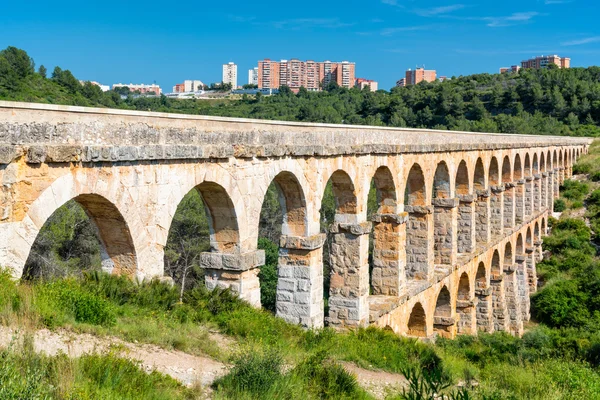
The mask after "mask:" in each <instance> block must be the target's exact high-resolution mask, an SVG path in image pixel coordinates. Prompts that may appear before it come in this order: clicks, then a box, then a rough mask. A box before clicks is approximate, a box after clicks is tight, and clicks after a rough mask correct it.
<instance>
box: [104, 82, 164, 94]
mask: <svg viewBox="0 0 600 400" xmlns="http://www.w3.org/2000/svg"><path fill="white" fill-rule="evenodd" d="M112 87H113V89H116V88H119V87H127V88H129V91H130V92H137V91H139V92H140V93H142V94H146V93H154V94H155V95H157V96H159V95H160V94H161V93H162V89H161V88H160V86H158V85H157V84H155V83H153V84H152V85H146V84H143V83H141V84H134V83H130V84H129V85H127V84H124V83H115V84H113V85H112Z"/></svg>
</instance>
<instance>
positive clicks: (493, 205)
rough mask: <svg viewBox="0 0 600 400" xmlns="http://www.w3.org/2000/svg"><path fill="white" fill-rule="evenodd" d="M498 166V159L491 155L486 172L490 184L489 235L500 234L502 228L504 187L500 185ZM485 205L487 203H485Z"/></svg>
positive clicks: (500, 177)
mask: <svg viewBox="0 0 600 400" xmlns="http://www.w3.org/2000/svg"><path fill="white" fill-rule="evenodd" d="M507 166H508V174H509V175H510V164H507ZM499 168H500V166H499V164H498V159H497V158H496V157H492V159H491V161H490V167H489V173H488V182H489V186H490V201H489V203H490V215H489V221H490V228H489V231H490V235H501V234H502V230H503V225H504V222H503V215H504V211H503V207H504V205H503V200H504V195H503V192H504V188H503V187H501V184H502V180H503V179H502V176H501V175H500V169H499ZM486 206H487V205H486Z"/></svg>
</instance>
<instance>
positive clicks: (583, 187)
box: [562, 179, 590, 200]
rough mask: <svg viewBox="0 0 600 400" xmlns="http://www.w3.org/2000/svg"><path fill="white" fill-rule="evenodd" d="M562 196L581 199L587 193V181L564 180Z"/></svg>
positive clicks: (588, 189) (588, 188)
mask: <svg viewBox="0 0 600 400" xmlns="http://www.w3.org/2000/svg"><path fill="white" fill-rule="evenodd" d="M562 190H563V192H562V196H563V197H564V198H566V199H569V200H583V198H584V197H585V195H586V194H588V193H589V191H590V187H589V185H588V184H587V183H583V182H578V181H573V180H569V179H568V180H566V181H564V183H563V187H562Z"/></svg>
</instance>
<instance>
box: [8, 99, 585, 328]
mask: <svg viewBox="0 0 600 400" xmlns="http://www.w3.org/2000/svg"><path fill="white" fill-rule="evenodd" d="M590 142H591V140H590V139H587V138H569V137H550V136H524V135H506V134H488V133H465V132H449V131H431V130H418V129H396V128H381V127H368V126H346V125H343V126H341V125H325V124H307V123H293V122H281V121H259V120H245V119H235V118H218V117H203V116H191V115H178V114H164V113H151V112H136V111H124V110H112V109H111V110H109V109H92V108H82V107H72V106H56V105H40V104H29V103H14V102H2V101H0V182H1V183H2V186H1V188H0V265H2V266H8V267H11V268H12V269H13V270H14V271H15V275H16V276H20V273H21V271H22V269H23V265H24V264H25V261H26V259H27V257H28V254H29V250H30V248H31V246H32V244H33V242H34V240H35V238H36V236H37V233H38V232H39V230H40V229H41V228H42V226H43V225H44V223H45V222H46V221H47V219H48V218H49V217H50V215H51V214H52V213H53V212H54V211H55V210H56V209H57V208H58V207H60V206H61V205H62V204H64V203H66V202H67V201H69V200H75V201H77V202H78V203H79V204H81V205H82V206H83V207H84V209H85V210H86V212H87V213H88V215H89V216H90V218H91V219H92V220H93V221H94V222H95V225H96V226H97V228H98V231H99V234H100V239H101V241H102V244H103V245H104V248H105V253H106V254H104V256H105V258H106V261H107V264H106V265H108V267H109V268H112V269H113V270H114V271H117V272H124V273H128V274H131V275H134V274H135V275H138V276H141V277H151V276H157V275H162V273H163V248H164V246H165V244H166V240H167V235H168V231H169V227H170V224H171V220H172V218H173V215H174V214H175V211H176V209H177V206H178V204H179V203H180V201H181V199H182V198H183V197H184V196H185V194H187V193H188V192H189V191H190V190H194V189H196V190H198V191H199V192H200V194H201V195H202V198H203V200H204V202H205V205H206V208H207V210H208V214H209V224H210V231H211V247H212V249H211V252H210V253H206V254H204V256H203V260H202V263H203V265H204V267H205V268H206V271H207V275H206V281H207V284H208V285H209V286H210V287H215V286H222V287H231V288H233V289H234V290H236V291H238V292H239V293H240V294H241V295H242V296H243V297H244V298H246V299H247V300H249V301H250V302H252V303H254V304H257V303H258V302H259V301H260V296H259V287H258V277H257V273H258V267H259V266H260V265H261V263H262V262H263V258H264V254H262V253H261V251H258V250H257V244H256V242H257V236H258V224H259V216H260V211H261V206H262V203H263V199H264V196H265V193H266V191H267V187H268V186H269V185H270V184H271V183H275V184H276V186H277V187H278V189H279V190H280V194H281V199H280V201H281V205H282V208H283V211H284V221H283V227H282V233H283V236H282V239H281V242H280V244H279V245H280V257H279V267H278V270H279V281H278V282H279V283H278V299H277V302H278V304H277V313H278V314H279V315H280V316H282V317H284V318H286V319H287V320H289V321H293V322H298V323H301V324H303V325H306V326H320V325H322V324H323V320H324V315H323V275H322V274H323V269H322V265H323V260H322V257H323V251H322V246H323V241H324V237H323V234H322V233H321V232H320V229H321V224H320V212H319V210H320V206H321V200H322V196H323V193H324V190H325V186H326V184H327V182H332V184H333V192H334V196H335V200H336V207H337V210H336V215H335V219H334V221H328V222H330V223H332V224H331V227H330V232H331V233H332V235H333V236H332V237H333V239H332V240H333V243H332V244H331V249H332V250H331V252H330V254H329V257H330V262H331V265H332V275H331V289H330V292H329V294H330V296H329V305H330V315H329V316H328V318H329V321H330V323H331V324H332V325H334V326H352V325H363V324H365V323H368V322H369V320H371V322H373V323H377V324H380V325H389V326H391V327H392V328H393V329H394V330H395V331H397V332H401V333H408V334H417V333H418V334H417V336H422V335H426V336H427V335H429V334H431V333H432V332H433V331H434V330H435V331H436V332H442V333H443V332H446V333H447V334H448V335H450V336H452V335H454V334H455V333H456V332H460V331H461V329H462V332H473V331H475V330H476V329H475V325H477V329H484V330H488V331H491V330H510V331H512V332H516V333H518V332H519V329H520V328H519V327H522V320H523V319H526V316H527V315H528V307H527V306H525V305H524V306H523V307H521V306H520V305H519V304H520V303H526V302H527V300H526V298H527V296H526V294H527V293H529V291H530V290H534V288H533V286H532V285H530V281H532V280H534V279H535V266H534V265H535V263H534V259H533V258H532V257H534V256H533V255H532V254H538V253H539V250H540V249H541V247H540V243H541V242H540V238H541V236H543V234H544V232H543V231H540V228H539V227H540V225H541V226H547V225H546V224H547V216H548V212H549V210H551V209H552V201H553V199H554V198H555V197H556V196H557V195H558V185H559V184H560V183H561V182H562V180H564V179H565V178H568V177H569V176H570V173H571V171H570V168H571V166H572V165H573V163H574V162H575V160H576V159H577V157H579V156H580V155H581V154H584V153H585V152H587V148H588V146H589V144H590ZM372 179H373V181H374V183H375V186H376V190H377V193H378V202H379V203H378V205H379V210H378V212H377V214H376V215H373V216H367V207H366V203H367V197H368V193H369V189H370V187H371V180H372ZM368 217H369V218H370V220H368ZM536 227H537V231H538V233H537V235H536V236H535V237H534V235H533V234H530V235H529V236H527V235H526V233H527V232H529V231H528V229H529V230H530V231H534V230H535V228H536ZM369 234H372V235H373V238H374V243H375V245H374V252H373V259H374V265H373V272H372V273H371V275H369V265H368V248H369ZM519 235H521V236H525V237H529V238H530V239H529V241H528V242H527V243H525V244H523V243H522V242H523V239H521V242H519V243H521V245H520V246H518V245H517V240H518V236H519ZM507 243H510V244H511V249H510V251H508V248H507V246H508V244H507ZM513 248H514V249H518V250H515V251H517V253H515V251H513V250H512V249H513ZM496 253H497V254H499V255H498V256H496V255H495V254H496ZM500 255H502V260H500V261H498V260H497V259H499V257H500ZM494 260H496V261H494ZM480 263H482V265H484V267H483V268H479V267H480ZM481 271H483V278H482V279H480V278H481V276H480V275H481V273H482V272H481ZM478 277H479V278H478ZM527 282H529V283H527ZM526 283H527V284H526ZM529 286H531V288H529ZM477 299H479V300H477ZM478 301H479V303H478ZM477 304H479V308H477V307H478V306H477ZM502 305H503V306H502ZM475 308H477V310H478V311H477V313H476V312H475V311H474V310H475ZM415 310H417V311H415ZM421 314H422V315H421ZM521 314H522V315H521ZM460 316H462V319H461V318H459V317H460ZM413 317H414V318H413ZM417 317H418V318H417ZM480 317H481V318H480ZM421 319H422V321H421ZM469 319H472V321H471V323H468V321H469ZM415 321H417V322H418V323H417V322H415ZM419 321H420V322H419ZM460 321H462V322H460ZM519 321H520V322H519ZM520 324H521V325H520Z"/></svg>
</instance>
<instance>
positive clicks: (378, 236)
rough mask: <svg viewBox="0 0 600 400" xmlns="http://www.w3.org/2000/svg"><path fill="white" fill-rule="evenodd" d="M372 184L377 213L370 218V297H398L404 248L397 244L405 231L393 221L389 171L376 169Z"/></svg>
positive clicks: (394, 202)
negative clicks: (371, 232)
mask: <svg viewBox="0 0 600 400" xmlns="http://www.w3.org/2000/svg"><path fill="white" fill-rule="evenodd" d="M373 184H374V186H375V192H376V198H377V208H378V209H377V214H376V215H374V216H373V217H372V220H373V235H372V241H373V242H372V246H373V247H372V248H373V251H372V264H371V265H370V267H371V291H372V292H371V293H372V294H374V295H385V296H399V295H400V293H401V292H402V290H403V288H404V284H405V281H406V272H405V268H404V265H405V263H406V260H405V254H404V253H403V252H402V250H403V247H404V244H403V243H401V241H402V237H403V235H404V234H405V227H404V225H403V224H402V222H403V221H400V220H399V218H398V217H397V215H398V214H397V196H396V185H395V182H394V176H393V174H392V172H391V171H390V169H389V168H388V167H386V166H381V167H379V168H378V169H377V170H376V171H375V174H374V176H373Z"/></svg>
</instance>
